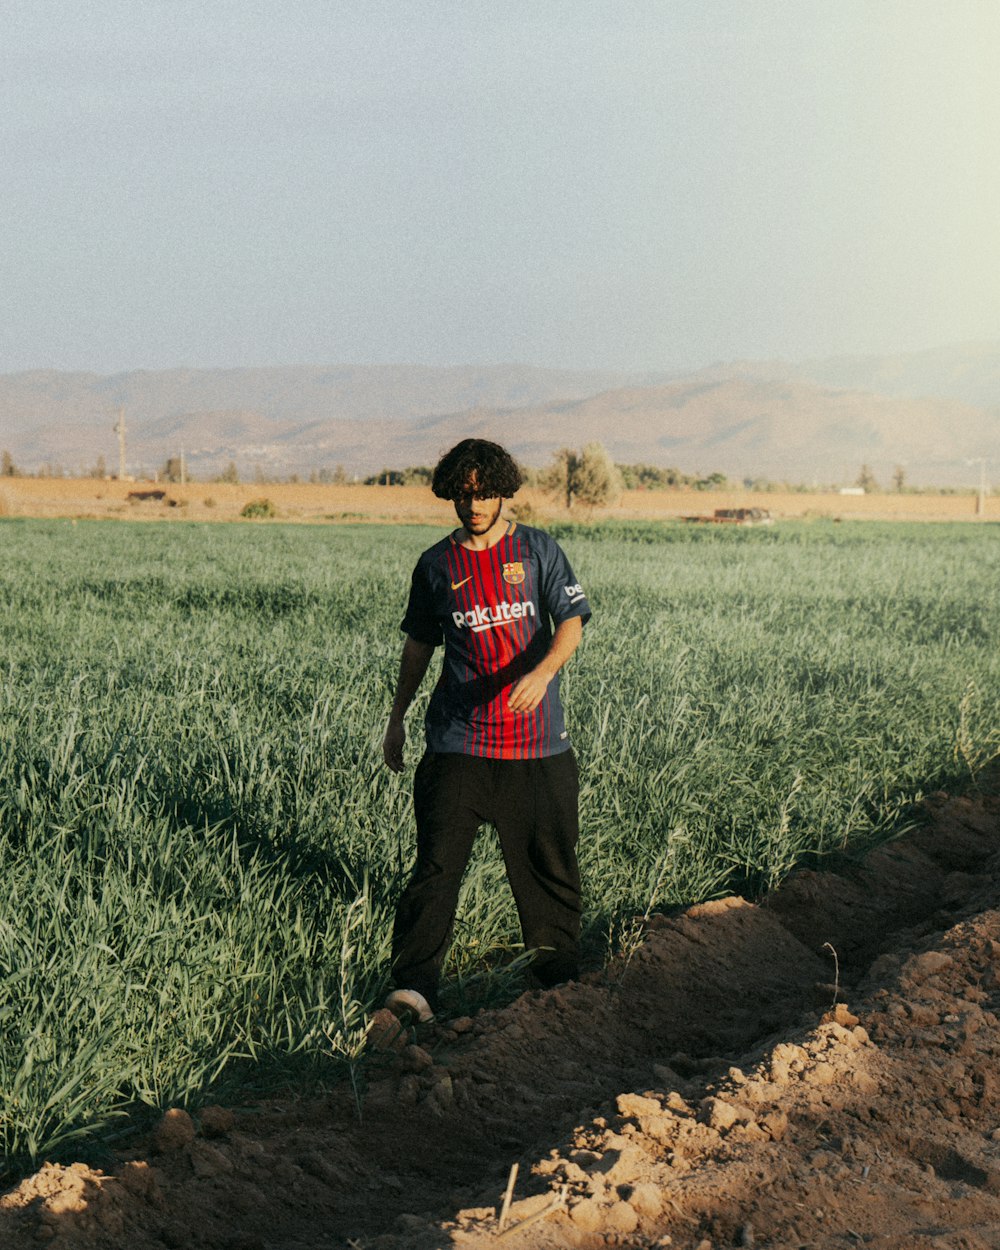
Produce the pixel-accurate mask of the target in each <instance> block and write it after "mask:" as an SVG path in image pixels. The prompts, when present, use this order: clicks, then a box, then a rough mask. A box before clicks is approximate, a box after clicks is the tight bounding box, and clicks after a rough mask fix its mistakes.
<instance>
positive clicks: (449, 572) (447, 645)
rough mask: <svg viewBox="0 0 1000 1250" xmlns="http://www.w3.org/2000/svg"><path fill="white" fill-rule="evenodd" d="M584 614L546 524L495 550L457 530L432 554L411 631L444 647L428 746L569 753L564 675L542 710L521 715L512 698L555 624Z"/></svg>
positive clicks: (408, 620)
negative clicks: (471, 544) (463, 539)
mask: <svg viewBox="0 0 1000 1250" xmlns="http://www.w3.org/2000/svg"><path fill="white" fill-rule="evenodd" d="M574 616H579V617H581V618H582V619H583V621H584V623H586V622H587V621H588V620H589V619H590V607H589V606H588V604H587V598H586V596H585V594H584V592H583V590H582V588H581V587H580V585H579V583H578V582H577V580H576V578H575V576H574V575H573V570H572V569H571V568H570V566H569V561H568V560H567V559H566V556H565V554H564V553H563V551H562V549H561V548H560V546H559V544H558V543H557V542H556V541H555V539H554V538H550V537H549V535H548V534H545V533H543V532H542V531H541V530H536V529H533V528H531V527H530V526H526V525H515V524H514V523H513V522H511V523H510V524H509V526H508V531H507V533H506V534H504V536H503V537H502V538H501V539H500V541H499V542H498V543H495V544H494V545H493V546H492V547H488V548H486V550H485V551H472V550H470V549H469V548H467V547H463V546H461V545H460V544H459V543H458V542H456V541H455V538H454V536H452V535H449V536H448V537H447V538H444V539H442V540H441V541H440V542H438V543H435V544H434V546H433V547H431V548H429V549H428V550H427V551H425V552H424V553H423V555H422V556H421V557H420V559H419V560H418V562H417V566H416V568H415V569H414V570H413V580H412V583H411V586H410V599H409V603H408V605H407V609H406V615H405V616H404V618H403V621H402V624H401V629H402V630H403V631H404V633H406V634H408V635H409V636H410V637H411V638H413V639H414V640H415V641H417V642H422V643H425V644H428V645H431V646H435V647H436V646H440V645H441V644H442V643H443V644H444V661H443V663H442V666H441V676H440V677H439V679H438V683H437V685H436V687H435V689H434V693H433V694H432V695H431V700H430V704H429V706H428V709H427V718H426V733H427V749H428V750H429V751H434V752H457V753H458V754H462V755H478V756H486V757H488V758H491V759H535V758H538V757H539V756H544V755H557V754H559V753H560V752H561V751H568V750H569V747H570V742H569V737H568V735H567V733H566V726H565V724H564V721H563V712H562V704H561V703H560V700H559V677H558V675H556V677H554V678H553V679H552V681H551V682H550V683H549V687H548V690H547V691H546V693H545V697H544V698H543V699H542V701H541V703H540V704H539V705H538V707H537V708H536V709H535V710H534V711H533V712H512V711H511V710H510V708H509V706H508V703H507V700H508V697H509V694H510V687H511V685H512V684H513V683H514V682H515V681H517V679H518V678H519V677H521V676H522V675H523V674H524V673H527V672H530V670H531V669H533V668H534V667H535V666H536V665H537V664H538V663H539V662H540V660H541V659H542V658H543V657H544V655H545V654H546V652H547V651H548V648H549V643H550V642H551V640H552V627H553V625H558V624H559V623H560V622H562V621H565V620H569V619H570V618H571V617H574ZM550 621H551V624H550Z"/></svg>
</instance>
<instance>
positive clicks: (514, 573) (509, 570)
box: [503, 560, 524, 586]
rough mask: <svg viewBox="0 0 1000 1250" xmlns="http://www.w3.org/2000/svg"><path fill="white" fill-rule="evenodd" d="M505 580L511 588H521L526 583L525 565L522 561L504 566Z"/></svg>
mask: <svg viewBox="0 0 1000 1250" xmlns="http://www.w3.org/2000/svg"><path fill="white" fill-rule="evenodd" d="M503 579H504V581H505V582H507V583H508V584H509V585H511V586H520V584H521V583H522V582H523V581H524V565H523V564H522V562H521V561H520V560H511V562H510V563H509V564H505V565H504V566H503Z"/></svg>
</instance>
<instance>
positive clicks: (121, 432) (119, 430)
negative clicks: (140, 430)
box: [115, 408, 125, 482]
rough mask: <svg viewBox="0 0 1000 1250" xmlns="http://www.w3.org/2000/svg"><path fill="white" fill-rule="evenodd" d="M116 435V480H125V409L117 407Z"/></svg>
mask: <svg viewBox="0 0 1000 1250" xmlns="http://www.w3.org/2000/svg"><path fill="white" fill-rule="evenodd" d="M115 433H116V434H117V435H118V480H119V482H124V481H125V409H124V408H119V409H118V421H117V422H116V424H115Z"/></svg>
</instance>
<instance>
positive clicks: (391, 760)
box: [382, 720, 406, 773]
mask: <svg viewBox="0 0 1000 1250" xmlns="http://www.w3.org/2000/svg"><path fill="white" fill-rule="evenodd" d="M405 744H406V729H405V728H404V726H403V722H402V721H394V720H391V721H389V728H388V729H387V730H386V731H385V737H384V738H383V739H382V757H383V759H384V760H385V762H386V764H387V765H388V766H389V767H390V768H391V769H392V771H393V772H394V773H401V772H402V771H403V747H404V745H405Z"/></svg>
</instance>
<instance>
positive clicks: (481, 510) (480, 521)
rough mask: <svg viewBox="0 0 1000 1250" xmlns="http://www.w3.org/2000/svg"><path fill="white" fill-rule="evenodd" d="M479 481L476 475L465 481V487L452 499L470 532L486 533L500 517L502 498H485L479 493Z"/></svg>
mask: <svg viewBox="0 0 1000 1250" xmlns="http://www.w3.org/2000/svg"><path fill="white" fill-rule="evenodd" d="M478 490H479V483H478V482H477V481H476V478H475V476H473V477H471V478H470V479H469V480H468V481H467V482H466V483H465V489H464V490H463V491H462V493H461V494H460V495H456V496H455V498H454V499H453V500H452V503H453V504H454V505H455V511H456V513H457V514H458V519H459V520H460V521H461V522H462V525H463V526H464V528H465V531H466V533H468V534H486V533H488V532H489V531H490V530H491V529H492V528H493V526H494V525H496V523H497V521H498V520H499V519H500V509H501V507H502V506H503V500H502V499H499V498H497V499H490V498H484V497H483V496H482V495H480V494H478V493H477V492H478Z"/></svg>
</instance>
